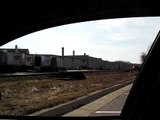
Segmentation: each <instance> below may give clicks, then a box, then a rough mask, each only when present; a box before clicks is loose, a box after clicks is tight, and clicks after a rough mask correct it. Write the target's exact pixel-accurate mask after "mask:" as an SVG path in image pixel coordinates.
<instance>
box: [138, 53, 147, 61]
mask: <svg viewBox="0 0 160 120" xmlns="http://www.w3.org/2000/svg"><path fill="white" fill-rule="evenodd" d="M146 56H147V54H146V53H145V52H142V53H141V56H140V58H141V63H143V62H144V60H145V58H146Z"/></svg>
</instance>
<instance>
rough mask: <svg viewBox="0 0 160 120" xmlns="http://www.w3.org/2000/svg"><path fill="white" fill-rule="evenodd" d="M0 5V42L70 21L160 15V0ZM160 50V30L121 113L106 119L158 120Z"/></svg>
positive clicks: (91, 0) (94, 0) (77, 0)
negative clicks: (159, 0)
mask: <svg viewBox="0 0 160 120" xmlns="http://www.w3.org/2000/svg"><path fill="white" fill-rule="evenodd" d="M0 6H1V7H0V15H1V19H0V26H1V27H0V29H1V34H0V45H4V44H5V43H8V42H10V41H12V40H14V39H16V38H19V37H21V36H23V35H26V34H29V33H32V32H35V31H38V30H42V29H46V28H50V27H55V26H60V25H64V24H69V23H77V22H83V21H90V20H100V19H111V18H127V17H147V16H153V17H154V16H160V9H159V2H158V1H157V0H152V1H145V0H109V1H108V0H86V1H83V0H75V1H73V0H68V1H67V0H54V1H52V2H48V1H43V2H42V1H37V2H31V1H30V2H29V1H19V2H18V1H16V2H15V1H9V2H7V1H3V2H1V4H0ZM159 51H160V32H159V33H157V36H155V41H154V43H153V44H152V47H151V49H150V51H149V53H148V55H147V58H146V59H145V61H144V63H143V65H142V67H141V70H140V72H139V73H138V75H137V77H136V80H135V82H134V84H133V86H132V88H131V91H130V93H129V96H128V98H127V100H126V102H125V105H124V107H123V110H122V113H121V115H120V116H110V117H104V119H106V120H117V119H121V120H146V119H147V118H148V119H149V118H150V120H155V119H157V120H158V119H159V118H160V117H159V107H160V102H159V101H160V96H159V95H160V94H159V91H160V76H159V75H160V74H159V68H160V62H159V61H160V57H159ZM2 118H3V117H2ZM4 118H5V117H4ZM82 119H83V118H82ZM89 119H90V118H89Z"/></svg>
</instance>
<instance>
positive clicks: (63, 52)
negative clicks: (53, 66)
mask: <svg viewBox="0 0 160 120" xmlns="http://www.w3.org/2000/svg"><path fill="white" fill-rule="evenodd" d="M62 57H64V47H62Z"/></svg>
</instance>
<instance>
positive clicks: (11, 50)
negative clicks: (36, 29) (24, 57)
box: [0, 48, 29, 54]
mask: <svg viewBox="0 0 160 120" xmlns="http://www.w3.org/2000/svg"><path fill="white" fill-rule="evenodd" d="M5 50H6V51H7V52H16V50H15V49H8V48H0V52H4V51H5ZM18 52H19V53H24V54H29V49H18Z"/></svg>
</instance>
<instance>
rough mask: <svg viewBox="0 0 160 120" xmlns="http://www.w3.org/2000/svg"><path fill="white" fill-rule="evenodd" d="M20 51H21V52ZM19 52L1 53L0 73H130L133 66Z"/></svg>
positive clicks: (121, 62)
mask: <svg viewBox="0 0 160 120" xmlns="http://www.w3.org/2000/svg"><path fill="white" fill-rule="evenodd" d="M19 51H20V50H19ZM19 51H14V52H13V51H7V50H3V51H2V50H1V51H0V68H1V69H0V72H24V71H32V72H33V71H34V72H57V71H62V70H75V69H76V70H79V69H94V70H108V71H130V69H131V68H132V66H133V64H132V63H129V62H123V61H116V62H110V61H104V60H102V59H101V58H95V57H91V56H89V55H86V54H84V55H74V54H73V55H71V56H64V55H62V56H58V55H45V54H28V53H23V52H19Z"/></svg>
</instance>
